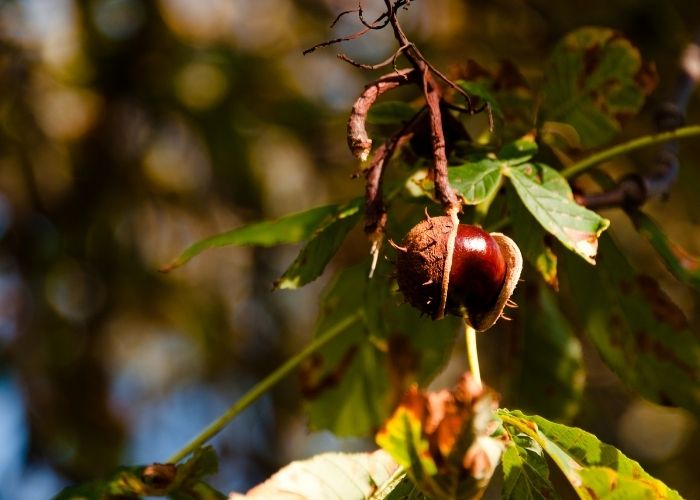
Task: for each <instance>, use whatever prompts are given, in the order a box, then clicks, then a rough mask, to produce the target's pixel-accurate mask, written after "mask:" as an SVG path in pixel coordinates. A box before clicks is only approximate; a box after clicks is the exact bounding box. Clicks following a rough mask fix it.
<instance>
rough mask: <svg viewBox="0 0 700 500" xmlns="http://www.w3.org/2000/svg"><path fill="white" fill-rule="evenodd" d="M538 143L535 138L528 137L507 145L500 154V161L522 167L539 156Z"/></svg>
mask: <svg viewBox="0 0 700 500" xmlns="http://www.w3.org/2000/svg"><path fill="white" fill-rule="evenodd" d="M537 149H538V148H537V143H536V142H535V140H534V137H533V136H531V135H526V136H525V137H521V138H520V139H518V140H517V141H513V142H511V143H510V144H506V145H505V146H503V148H502V149H501V150H500V151H499V152H498V159H499V160H500V161H502V162H505V163H506V164H507V165H513V166H514V165H520V164H521V163H525V162H526V161H528V160H529V159H530V158H532V157H533V156H535V155H536V154H537Z"/></svg>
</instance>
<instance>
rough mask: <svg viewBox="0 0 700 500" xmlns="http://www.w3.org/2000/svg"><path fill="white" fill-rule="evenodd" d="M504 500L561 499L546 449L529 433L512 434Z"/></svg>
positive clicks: (505, 454) (506, 457)
mask: <svg viewBox="0 0 700 500" xmlns="http://www.w3.org/2000/svg"><path fill="white" fill-rule="evenodd" d="M502 460H503V479H504V480H503V498H505V499H513V500H521V499H526V500H527V499H532V500H536V499H540V498H545V499H548V498H552V499H555V498H559V495H558V494H557V493H556V491H555V490H554V487H553V486H552V483H551V482H550V481H549V467H548V466H547V461H546V459H545V457H544V452H543V451H542V448H541V447H540V446H539V445H538V444H537V443H536V442H535V441H533V440H532V439H531V438H529V437H528V436H526V435H525V434H516V433H513V434H512V435H511V440H510V444H509V446H508V447H507V448H506V450H505V451H504V452H503V459H502Z"/></svg>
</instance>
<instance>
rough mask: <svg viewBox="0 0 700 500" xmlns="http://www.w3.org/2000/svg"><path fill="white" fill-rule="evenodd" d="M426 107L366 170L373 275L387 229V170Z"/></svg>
mask: <svg viewBox="0 0 700 500" xmlns="http://www.w3.org/2000/svg"><path fill="white" fill-rule="evenodd" d="M425 110H426V108H425V107H424V108H422V109H420V110H419V111H418V112H417V113H416V114H415V115H413V117H412V118H411V119H410V120H409V121H408V122H407V123H406V124H404V126H403V127H401V129H400V130H399V131H398V132H396V133H394V134H393V135H392V136H391V137H389V138H388V139H387V140H386V141H385V142H384V143H383V144H382V145H381V146H379V147H378V148H377V150H376V151H375V152H374V157H373V158H372V163H371V164H370V166H369V168H368V169H367V170H366V172H365V179H366V185H365V234H367V237H368V238H369V240H370V243H371V248H370V255H371V256H372V263H371V265H370V271H369V277H370V278H371V277H372V275H373V274H374V269H375V268H376V266H377V260H378V259H379V250H380V247H381V244H382V241H383V240H384V234H385V232H386V223H387V213H386V205H385V204H384V191H383V188H382V183H383V179H384V172H385V171H386V166H387V165H388V163H389V161H390V160H391V158H392V157H393V156H394V153H395V151H396V149H397V148H398V147H399V145H400V144H401V143H402V142H403V141H405V140H407V139H408V138H409V137H410V135H411V134H412V133H413V128H414V126H415V125H416V123H417V122H418V121H419V120H420V118H421V116H422V115H423V113H424V112H425Z"/></svg>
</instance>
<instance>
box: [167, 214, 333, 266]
mask: <svg viewBox="0 0 700 500" xmlns="http://www.w3.org/2000/svg"><path fill="white" fill-rule="evenodd" d="M338 210H339V207H338V206H337V205H327V206H323V207H316V208H312V209H310V210H306V211H304V212H298V213H294V214H290V215H285V216H284V217H280V218H279V219H277V220H273V221H265V222H257V223H254V224H249V225H247V226H242V227H239V228H236V229H232V230H231V231H226V232H225V233H221V234H217V235H214V236H210V237H209V238H205V239H203V240H201V241H198V242H197V243H194V244H192V245H191V246H189V247H187V249H185V251H183V252H182V253H181V254H180V255H179V256H178V257H176V258H175V259H174V260H173V261H172V262H170V263H168V264H166V265H164V266H163V267H162V268H161V271H164V272H167V271H170V270H172V269H175V268H176V267H180V266H182V265H184V264H186V263H187V262H188V261H189V260H190V259H192V258H193V257H195V256H196V255H198V254H200V253H202V252H203V251H204V250H207V249H209V248H216V247H223V246H228V245H239V246H240V245H252V246H261V247H271V246H275V245H281V244H285V243H299V242H300V241H303V240H305V239H307V238H309V237H310V236H311V235H313V233H314V231H316V230H317V228H318V227H319V225H320V224H321V223H323V222H324V220H326V219H327V218H328V217H331V216H332V215H333V214H336V213H337V212H338Z"/></svg>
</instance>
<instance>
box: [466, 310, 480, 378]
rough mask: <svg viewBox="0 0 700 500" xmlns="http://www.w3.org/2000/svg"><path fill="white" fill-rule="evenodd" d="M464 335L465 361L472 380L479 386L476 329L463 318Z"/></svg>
mask: <svg viewBox="0 0 700 500" xmlns="http://www.w3.org/2000/svg"><path fill="white" fill-rule="evenodd" d="M464 336H465V339H466V341H467V363H468V364H469V371H470V372H471V374H472V377H474V381H475V382H476V383H477V384H479V387H481V370H479V353H478V352H477V350H476V330H474V328H473V327H472V326H471V325H470V324H469V322H468V321H467V319H466V318H464Z"/></svg>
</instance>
